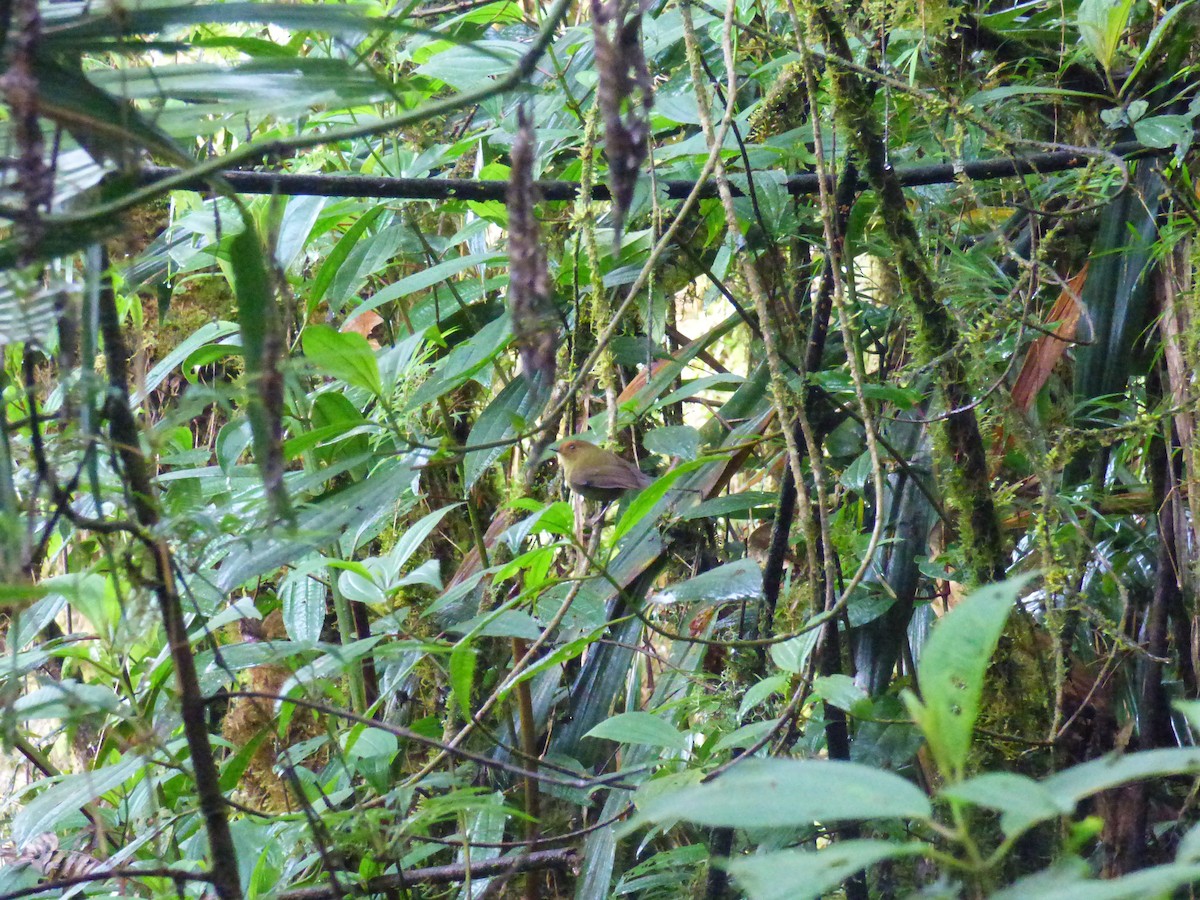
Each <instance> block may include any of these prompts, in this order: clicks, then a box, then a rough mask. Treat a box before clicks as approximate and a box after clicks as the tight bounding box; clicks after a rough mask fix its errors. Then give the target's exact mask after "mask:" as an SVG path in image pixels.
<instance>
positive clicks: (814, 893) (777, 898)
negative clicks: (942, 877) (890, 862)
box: [725, 840, 930, 900]
mask: <svg viewBox="0 0 1200 900" xmlns="http://www.w3.org/2000/svg"><path fill="white" fill-rule="evenodd" d="M929 850H930V847H929V845H928V844H923V843H916V842H911V843H906V844H894V843H891V842H889V841H874V840H853V841H838V842H837V843H835V844H833V845H832V846H830V847H826V848H825V849H823V850H818V851H816V852H815V853H814V852H811V851H807V850H785V851H783V852H782V853H764V854H760V855H755V856H749V857H742V858H738V859H733V860H730V861H729V862H728V863H727V864H726V865H725V868H726V869H728V870H729V873H730V874H731V875H733V877H734V878H735V879H737V882H738V884H740V885H741V886H742V887H743V888H745V890H746V896H747V897H748V898H750V900H817V898H819V897H821V896H822V895H824V894H826V893H828V892H831V891H833V890H834V889H835V888H837V887H838V885H840V884H841V883H842V882H843V881H845V880H846V879H847V878H849V877H850V876H851V875H853V874H855V873H856V872H859V871H861V870H863V869H865V868H867V867H868V866H872V865H874V864H875V863H877V862H880V861H881V860H885V859H899V858H901V857H906V856H923V855H925V854H926V853H928V852H929Z"/></svg>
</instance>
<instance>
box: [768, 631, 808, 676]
mask: <svg viewBox="0 0 1200 900" xmlns="http://www.w3.org/2000/svg"><path fill="white" fill-rule="evenodd" d="M820 633H821V630H820V629H819V628H813V629H811V630H809V631H806V632H804V634H798V635H796V636H795V637H794V638H789V639H788V640H786V641H781V642H779V643H778V644H772V645H771V649H770V651H769V652H770V654H771V661H772V662H773V663H775V665H777V666H779V668H781V669H783V671H785V672H790V673H791V674H793V675H799V674H800V673H801V672H803V671H804V667H805V666H806V665H808V657H809V656H810V655H812V651H813V647H815V646H816V645H817V636H818V635H819V634H820Z"/></svg>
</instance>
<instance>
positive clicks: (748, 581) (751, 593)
mask: <svg viewBox="0 0 1200 900" xmlns="http://www.w3.org/2000/svg"><path fill="white" fill-rule="evenodd" d="M762 595H763V583H762V569H760V568H759V567H758V563H756V562H754V560H751V559H739V560H738V561H737V562H731V563H726V564H725V565H723V566H717V567H716V568H715V569H709V570H708V571H707V572H702V573H701V574H699V575H697V576H696V577H695V578H689V579H688V580H687V581H681V582H679V583H678V584H673V585H670V586H668V587H665V588H663V589H662V590H660V591H657V592H656V593H654V594H651V595H650V602H651V603H659V604H662V605H664V606H665V605H671V604H676V603H703V604H705V605H709V604H714V603H734V602H743V603H744V602H748V601H750V600H758V599H760V598H761V597H762Z"/></svg>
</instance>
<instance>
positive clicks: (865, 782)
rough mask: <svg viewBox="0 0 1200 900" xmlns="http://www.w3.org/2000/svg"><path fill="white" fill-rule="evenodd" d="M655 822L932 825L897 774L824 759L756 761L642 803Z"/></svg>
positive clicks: (918, 797)
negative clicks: (925, 822)
mask: <svg viewBox="0 0 1200 900" xmlns="http://www.w3.org/2000/svg"><path fill="white" fill-rule="evenodd" d="M639 810H640V818H641V819H643V820H648V821H651V822H669V821H673V820H676V819H683V820H686V821H689V822H696V823H698V824H700V825H712V826H717V827H727V828H790V827H798V826H801V825H811V824H812V823H814V822H823V823H834V822H849V821H858V820H869V819H894V818H898V819H920V820H924V819H928V818H929V817H930V815H931V814H932V810H931V808H930V805H929V800H928V799H927V798H926V796H925V794H924V793H923V792H922V791H921V789H920V788H918V787H917V786H916V785H914V784H912V783H911V782H909V781H906V780H904V779H903V778H901V777H900V776H899V775H895V774H892V773H891V772H884V771H882V770H880V769H876V768H871V767H869V766H861V765H858V764H857V763H850V762H840V761H834V760H821V759H807V760H796V759H752V760H747V761H746V762H744V763H741V764H740V765H738V766H736V767H734V768H733V769H732V770H730V771H729V772H728V773H726V774H724V775H722V776H721V777H720V778H717V779H715V780H714V781H711V782H709V783H707V784H698V785H694V786H691V787H686V788H683V789H682V790H679V791H674V792H672V793H669V794H666V795H662V796H656V797H654V798H653V799H651V800H647V801H646V803H645V805H644V806H642V805H641V804H639Z"/></svg>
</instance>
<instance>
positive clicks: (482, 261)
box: [350, 253, 508, 319]
mask: <svg viewBox="0 0 1200 900" xmlns="http://www.w3.org/2000/svg"><path fill="white" fill-rule="evenodd" d="M507 262H508V256H507V254H504V253H472V254H470V255H469V256H457V257H455V258H454V259H447V260H445V261H443V262H440V263H438V264H437V265H433V266H429V267H428V268H424V269H421V271H419V272H414V273H413V274H412V275H406V276H405V277H403V278H401V279H400V280H399V281H394V282H392V283H391V284H389V285H387V286H386V287H383V288H380V289H379V291H377V292H376V293H375V295H374V296H372V297H371V299H369V300H367V301H365V302H363V303H361V304H359V305H358V306H356V307H355V308H354V310H353V311H352V312H351V313H350V318H352V319H353V318H354V317H355V316H358V315H361V314H362V313H364V312H366V311H368V310H372V309H378V308H379V307H380V306H383V305H384V304H385V303H392V302H393V301H395V300H401V299H403V298H405V297H407V296H409V295H410V294H415V293H416V292H417V291H423V290H425V289H426V288H431V287H433V286H434V285H435V284H441V283H442V282H444V281H447V280H448V279H450V278H451V277H453V276H454V275H459V274H461V273H463V272H466V271H467V270H469V269H473V268H475V267H476V266H492V265H498V264H501V263H507Z"/></svg>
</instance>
